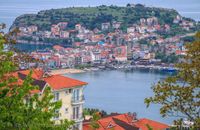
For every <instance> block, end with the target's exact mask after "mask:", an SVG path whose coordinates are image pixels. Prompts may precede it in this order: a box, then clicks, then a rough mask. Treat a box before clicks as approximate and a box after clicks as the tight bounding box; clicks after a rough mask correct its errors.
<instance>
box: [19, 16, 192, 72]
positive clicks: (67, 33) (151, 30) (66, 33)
mask: <svg viewBox="0 0 200 130" xmlns="http://www.w3.org/2000/svg"><path fill="white" fill-rule="evenodd" d="M173 22H174V24H179V26H182V27H183V28H184V29H186V30H188V28H189V29H191V28H192V27H193V26H194V23H193V22H189V21H187V20H185V19H183V18H182V17H181V16H179V15H178V16H177V17H175V18H174V21H173ZM121 26H122V23H121V22H116V21H115V22H112V23H110V22H106V23H102V25H101V29H98V28H95V29H94V30H89V29H87V28H85V27H84V26H83V25H81V24H76V25H75V27H74V29H73V30H68V22H59V23H58V24H53V25H51V30H50V31H39V29H38V27H37V26H35V25H32V26H29V27H20V28H19V29H20V31H21V32H20V34H19V36H28V35H30V36H34V37H37V36H42V37H45V38H59V39H63V38H64V39H65V38H72V39H79V40H78V41H75V40H72V46H71V47H68V48H64V47H62V46H59V45H55V46H54V47H53V49H52V50H45V51H35V52H32V53H31V56H32V57H33V58H35V59H40V60H42V61H45V63H46V65H47V66H48V67H49V68H66V67H74V66H76V65H80V64H88V63H94V64H107V63H110V62H112V61H118V62H126V61H127V60H134V61H136V60H138V59H139V60H147V61H152V60H153V61H155V60H158V61H159V60H160V59H155V56H156V54H157V53H158V52H159V53H163V54H165V55H171V54H175V55H185V54H186V49H185V47H184V43H183V41H181V38H182V37H181V36H174V37H170V38H163V37H162V36H160V35H159V34H158V33H157V32H158V31H164V32H167V31H170V25H168V24H164V25H162V26H161V25H160V24H159V20H158V19H157V18H156V17H149V18H141V19H140V21H139V22H138V24H133V25H131V26H129V27H127V31H126V33H124V32H123V31H122V30H121V29H120V28H121ZM110 29H114V31H109V30H110ZM106 30H107V31H106ZM105 32H106V33H105ZM39 34H40V35H39ZM142 40H143V42H144V40H145V43H141V41H142Z"/></svg>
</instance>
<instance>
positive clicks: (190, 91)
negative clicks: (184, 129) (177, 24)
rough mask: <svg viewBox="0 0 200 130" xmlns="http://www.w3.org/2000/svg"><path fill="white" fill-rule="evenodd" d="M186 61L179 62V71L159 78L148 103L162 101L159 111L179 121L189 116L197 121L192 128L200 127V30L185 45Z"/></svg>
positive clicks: (178, 123)
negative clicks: (161, 79) (161, 78)
mask: <svg viewBox="0 0 200 130" xmlns="http://www.w3.org/2000/svg"><path fill="white" fill-rule="evenodd" d="M186 48H187V50H188V51H187V55H186V56H185V57H184V59H185V60H184V62H182V63H179V64H177V65H176V66H177V68H179V72H178V74H176V75H175V76H171V77H168V78H166V79H165V80H164V81H160V82H158V83H157V84H156V85H154V86H153V87H152V89H153V92H154V96H152V97H149V98H146V99H145V103H146V104H147V107H148V106H149V105H150V104H151V103H155V104H161V108H160V114H161V115H162V116H163V117H165V116H176V117H177V118H178V121H176V124H177V125H181V124H182V122H181V121H182V119H183V118H187V119H188V120H190V121H192V122H194V125H193V126H192V127H193V129H195V130H199V129H200V66H199V65H200V32H198V33H197V34H196V35H195V41H194V42H193V43H189V44H187V45H186Z"/></svg>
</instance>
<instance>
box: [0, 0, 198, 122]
mask: <svg viewBox="0 0 200 130" xmlns="http://www.w3.org/2000/svg"><path fill="white" fill-rule="evenodd" d="M133 2H134V3H142V4H145V5H148V6H156V7H165V8H174V9H176V10H177V11H178V12H179V13H180V14H181V15H183V16H185V17H189V18H193V19H195V20H197V21H200V0H134V1H133V0H73V1H72V0H0V23H2V22H3V23H6V24H7V27H8V28H9V27H10V25H11V24H12V22H13V21H14V20H15V18H16V17H17V16H19V15H22V14H25V13H37V12H38V11H40V10H45V9H51V8H64V7H70V6H97V5H102V4H104V5H111V4H113V5H120V6H124V5H126V4H127V3H133ZM37 47H38V48H37V49H43V46H37ZM24 48H29V49H32V48H34V46H32V45H30V46H29V47H27V46H25V47H24ZM67 76H70V77H73V78H77V79H80V80H83V81H86V82H88V83H89V85H88V86H87V87H86V88H85V97H86V102H85V107H91V108H99V109H103V110H105V111H107V112H136V113H137V114H138V116H139V117H147V118H151V119H155V120H158V121H161V122H165V123H171V122H172V120H173V119H172V118H167V119H163V118H161V116H160V115H159V106H158V105H152V106H151V107H150V108H148V109H146V106H145V104H144V98H145V97H149V96H151V95H152V94H153V93H152V91H151V86H152V84H154V83H156V82H157V81H158V80H161V79H163V78H165V77H166V75H163V74H161V73H152V72H148V71H145V72H141V71H132V72H121V71H99V72H88V73H82V74H70V75H67Z"/></svg>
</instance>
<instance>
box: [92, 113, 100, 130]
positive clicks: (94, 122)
mask: <svg viewBox="0 0 200 130" xmlns="http://www.w3.org/2000/svg"><path fill="white" fill-rule="evenodd" d="M100 118H101V116H100V115H99V113H94V114H93V115H92V119H91V123H90V125H91V127H92V128H93V129H94V130H96V129H98V128H99V127H100V126H99V124H98V120H99V119H100Z"/></svg>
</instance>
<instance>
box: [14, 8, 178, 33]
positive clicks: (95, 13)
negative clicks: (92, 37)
mask: <svg viewBox="0 0 200 130" xmlns="http://www.w3.org/2000/svg"><path fill="white" fill-rule="evenodd" d="M177 15H179V14H178V12H177V11H176V10H173V9H165V8H154V7H145V6H143V5H141V4H137V5H127V7H119V6H105V5H102V6H98V7H70V8H62V9H51V10H44V11H40V12H38V13H37V14H25V15H21V16H19V17H17V18H16V20H15V21H14V23H13V25H12V26H11V29H12V28H13V27H20V26H30V25H37V26H38V28H39V30H41V31H44V30H50V28H51V25H52V24H56V23H58V22H68V27H69V28H74V25H75V24H77V23H80V24H82V25H84V26H85V27H87V28H88V29H94V28H96V27H97V28H100V27H101V23H103V22H113V21H118V22H122V28H123V27H124V30H125V28H126V27H127V26H129V25H131V24H135V23H138V22H139V20H140V18H148V17H152V16H155V17H157V18H158V21H159V23H160V24H161V25H162V24H169V25H170V24H173V19H174V18H175V17H176V16H177Z"/></svg>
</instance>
